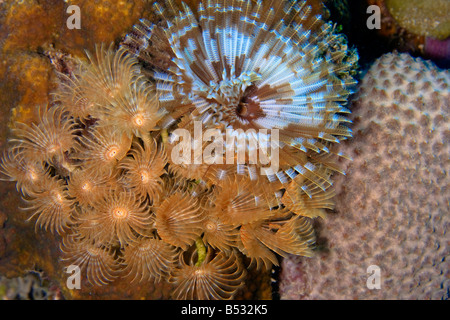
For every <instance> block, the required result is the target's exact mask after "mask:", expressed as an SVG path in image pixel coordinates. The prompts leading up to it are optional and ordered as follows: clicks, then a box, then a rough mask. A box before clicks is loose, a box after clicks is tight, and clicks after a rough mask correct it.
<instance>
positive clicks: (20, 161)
mask: <svg viewBox="0 0 450 320" xmlns="http://www.w3.org/2000/svg"><path fill="white" fill-rule="evenodd" d="M0 173H1V174H2V175H3V177H0V180H6V181H16V189H17V191H20V192H21V193H22V194H30V193H31V192H36V191H38V190H39V189H41V188H42V186H41V182H42V181H43V180H44V178H45V175H46V170H45V169H44V167H43V165H42V163H41V162H35V161H27V159H26V158H25V156H24V154H23V150H21V149H19V148H11V149H8V151H5V152H4V154H3V157H2V160H1V162H0Z"/></svg>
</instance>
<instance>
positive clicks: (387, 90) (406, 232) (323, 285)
mask: <svg viewBox="0 0 450 320" xmlns="http://www.w3.org/2000/svg"><path fill="white" fill-rule="evenodd" d="M449 85H450V73H449V71H448V70H440V69H438V68H436V67H435V66H434V65H433V64H432V63H431V62H427V61H424V60H422V59H420V58H412V57H411V56H409V55H408V54H398V53H389V54H386V55H384V56H382V57H381V58H379V59H378V60H377V61H375V63H374V64H373V65H372V66H371V68H370V69H369V71H368V72H367V74H366V75H365V76H364V78H363V80H362V81H361V83H360V85H359V90H358V93H357V94H356V96H355V97H354V99H353V101H352V111H353V113H352V117H351V118H352V119H353V120H354V126H353V130H354V138H353V139H352V140H351V142H349V143H343V147H342V150H343V152H347V153H348V154H349V155H350V156H351V157H352V158H353V161H352V162H347V166H346V173H347V176H346V177H345V178H343V177H339V176H338V177H336V180H335V182H336V183H335V185H336V190H337V196H336V213H335V214H329V215H328V217H327V219H326V220H324V221H323V224H322V225H321V226H320V228H319V239H320V240H319V241H318V242H319V243H320V245H319V248H320V250H319V251H318V254H317V256H316V257H317V258H316V259H304V258H296V257H290V258H288V259H284V261H283V263H282V280H281V284H280V294H281V298H282V299H448V298H449V290H450V280H449V279H450V274H449V270H450V262H449V252H450V250H449V249H450V237H449V223H450V216H449V190H448V187H449V182H450V180H449V176H448V173H449V169H450V159H449V154H450V153H449V138H450V127H449V120H448V119H449V111H450V110H449V106H450V95H449ZM371 265H375V266H378V267H379V271H380V274H379V275H380V286H381V288H380V289H369V288H368V286H367V285H366V284H367V282H370V279H369V277H370V276H371V275H373V273H372V271H370V270H368V268H369V266H371Z"/></svg>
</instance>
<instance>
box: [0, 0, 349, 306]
mask: <svg viewBox="0 0 450 320" xmlns="http://www.w3.org/2000/svg"><path fill="white" fill-rule="evenodd" d="M154 7H155V12H156V15H157V16H158V17H159V19H160V20H159V22H158V20H157V19H156V20H154V21H153V22H152V20H142V24H141V25H139V26H136V27H135V30H134V32H133V33H131V34H129V35H128V36H127V37H126V38H125V40H124V41H123V42H122V47H121V48H119V49H118V50H113V49H112V47H110V48H107V47H105V46H98V47H96V50H95V54H88V60H82V59H75V58H71V57H67V56H65V57H62V58H58V57H56V58H54V59H52V62H53V64H54V66H55V67H56V69H57V71H58V72H57V84H58V87H57V88H56V89H55V91H54V94H53V96H52V99H49V100H48V101H45V102H46V103H43V104H42V105H41V106H39V108H37V109H38V111H37V115H38V116H37V117H34V119H33V120H32V121H29V120H26V121H25V120H22V117H15V118H14V119H13V120H14V121H13V122H12V123H11V126H12V128H13V135H14V136H13V138H12V139H10V140H9V143H10V145H9V146H8V147H9V149H8V151H6V152H5V153H4V156H3V158H2V162H1V170H0V171H1V173H2V175H3V177H2V178H3V179H5V180H9V181H14V182H16V188H17V190H19V191H20V192H21V194H22V198H23V200H24V201H23V203H24V206H25V209H26V211H27V212H29V214H28V217H27V218H28V221H33V222H35V225H36V229H37V232H38V234H39V235H38V237H39V238H40V239H45V234H44V235H42V234H40V233H41V232H42V231H44V230H45V231H48V234H47V236H48V237H49V239H51V242H50V243H53V242H54V241H58V239H59V238H60V237H62V241H61V251H62V252H63V260H62V262H61V263H60V264H59V265H58V266H57V267H60V270H61V271H60V272H59V273H58V272H57V271H56V274H58V275H59V276H58V277H59V278H60V279H64V276H65V275H64V274H63V268H62V267H64V266H65V267H67V266H68V265H70V264H75V265H77V266H79V267H81V268H82V274H83V280H82V281H83V287H85V288H88V289H87V291H80V293H70V294H71V295H72V297H77V296H78V295H81V296H82V295H83V294H86V292H87V293H88V294H90V293H92V292H93V291H92V290H94V292H95V289H93V288H95V287H98V286H102V285H104V284H109V283H111V282H114V284H116V283H119V284H120V283H127V282H130V281H132V282H138V285H139V286H140V289H139V290H136V291H135V292H133V293H131V289H129V290H128V292H122V294H123V297H129V296H130V295H131V294H134V296H136V295H139V294H142V295H143V296H147V294H148V292H145V290H146V288H147V287H148V283H151V285H150V288H148V289H147V291H150V290H154V291H155V292H157V291H159V292H160V298H167V297H172V298H176V299H180V298H194V299H209V298H213V299H217V298H219V299H229V298H233V297H239V294H242V293H241V292H240V291H239V290H240V289H241V288H242V287H243V285H244V284H245V282H246V277H247V275H250V274H251V273H252V270H253V268H252V266H256V267H257V269H260V268H262V267H264V269H266V270H267V269H270V268H271V266H272V265H277V264H278V257H277V256H287V255H288V254H294V255H301V256H310V255H311V253H312V251H311V250H312V247H313V246H314V241H315V235H314V231H313V226H312V223H313V220H314V219H315V218H316V217H323V216H324V214H323V212H324V209H325V208H330V207H332V201H331V200H330V199H331V198H332V196H333V192H332V190H331V184H332V183H331V178H330V177H331V174H332V173H333V172H335V171H340V169H339V167H338V166H337V164H336V163H337V161H338V159H339V158H340V157H341V156H342V154H341V153H340V152H339V150H337V149H338V147H337V144H338V143H339V142H340V140H345V139H346V138H347V137H349V136H351V132H350V130H349V129H348V127H347V125H346V124H347V123H348V120H347V118H346V116H345V115H346V114H347V113H348V112H349V111H348V110H347V109H346V108H345V107H344V105H345V104H346V100H347V98H348V96H349V94H350V93H351V92H352V87H353V85H354V84H355V81H354V80H353V77H352V74H353V72H354V69H355V67H356V60H357V58H358V57H357V54H356V52H355V51H354V50H350V49H349V48H348V47H347V44H346V41H345V39H344V37H342V36H341V35H339V34H337V33H336V31H335V28H334V27H333V25H331V24H330V23H324V22H322V21H321V19H320V17H319V16H316V15H315V11H314V10H313V9H312V8H311V7H310V6H309V5H307V3H306V2H276V1H273V2H264V3H260V2H256V3H254V4H252V3H250V2H245V1H236V2H235V3H234V5H233V6H231V7H223V6H222V3H221V2H220V1H211V2H207V3H205V4H200V5H199V6H198V10H197V12H193V11H191V9H190V8H189V7H188V6H187V5H184V4H183V10H180V11H179V10H178V9H176V4H175V3H174V2H172V1H170V2H169V4H168V5H167V8H163V7H162V6H161V5H160V4H158V3H156V4H155V6H154ZM89 8H91V9H92V10H94V9H95V10H94V11H95V12H97V11H98V10H99V7H97V6H93V7H89V6H86V8H85V10H89ZM105 12H106V13H107V12H113V11H111V10H104V11H101V12H98V15H97V17H99V19H103V18H104V15H103V13H105ZM238 15H242V16H241V17H240V18H237V16H238ZM106 16H108V15H107V14H106ZM125 16H126V17H130V15H125ZM94 20H95V19H94ZM114 30H116V29H114ZM305 30H308V32H305ZM100 34H102V32H100ZM8 40H10V41H11V43H12V42H14V41H13V40H14V38H10V39H8ZM96 40H98V39H96ZM150 44H152V45H150ZM87 47H89V46H87ZM134 55H136V57H137V58H139V59H141V61H140V62H141V63H142V64H139V61H138V59H137V58H136V57H134ZM53 57H55V56H53ZM142 65H144V67H145V68H143V67H142ZM196 123H200V124H201V125H202V127H203V129H216V130H222V133H221V135H222V134H223V132H225V130H227V129H228V130H231V131H233V134H234V135H236V134H240V132H241V131H242V132H245V135H244V142H243V144H244V145H250V146H252V142H254V141H253V140H252V139H254V135H253V133H252V132H254V131H255V130H263V131H264V130H265V132H264V133H263V134H260V135H263V136H264V137H263V138H265V139H266V141H267V140H268V139H269V140H270V138H271V134H272V133H269V134H267V131H270V130H273V129H276V130H279V138H280V140H275V142H274V140H272V143H275V145H272V147H273V146H275V147H276V148H277V150H278V149H279V150H280V161H279V164H280V167H279V170H278V168H276V169H275V171H273V170H272V171H267V170H266V174H265V175H263V174H262V173H261V174H260V173H259V172H260V169H263V167H262V166H260V165H259V164H255V163H253V162H251V160H250V151H251V147H250V148H249V149H245V156H246V157H244V159H246V160H245V163H243V164H237V163H236V160H237V159H238V157H239V155H238V154H237V153H233V154H232V155H231V159H232V160H234V161H233V162H232V163H231V164H230V163H226V164H224V163H214V164H208V165H207V166H206V167H205V166H202V165H200V166H199V167H194V168H195V169H194V170H191V169H190V168H189V167H188V168H186V167H183V166H180V164H179V163H177V162H176V161H175V160H174V156H173V155H174V152H175V151H174V150H176V145H175V146H174V143H173V142H174V137H176V132H177V131H176V130H177V129H187V131H188V132H190V133H193V134H194V135H195V132H194V129H195V126H196ZM245 130H247V131H245ZM250 130H253V131H250ZM277 132H278V131H277ZM224 141H226V142H225V144H224V145H223V146H222V147H223V150H228V149H233V148H230V147H232V146H235V143H234V142H231V143H229V142H228V140H226V139H224ZM240 143H242V142H238V143H237V145H238V149H239V148H240V146H239V144H240ZM253 146H256V147H255V148H256V149H258V150H261V148H262V147H261V146H260V145H258V144H256V145H253ZM233 152H236V150H233ZM272 155H273V153H272ZM227 160H228V158H227ZM195 165H196V164H194V166H195ZM261 172H263V171H261ZM23 215H24V214H21V216H23ZM57 249H58V248H57V247H56V248H55V247H54V246H53V247H52V246H49V248H48V250H49V251H50V252H49V255H51V256H54V255H55V254H56V255H57V253H55V252H54V251H57ZM119 287H120V286H119ZM111 290H113V291H114V290H115V289H114V288H113V289H111ZM66 292H67V291H66ZM83 292H84V293H83ZM120 294H121V293H120V290H115V291H114V295H120ZM114 295H113V296H114ZM244 296H245V295H244Z"/></svg>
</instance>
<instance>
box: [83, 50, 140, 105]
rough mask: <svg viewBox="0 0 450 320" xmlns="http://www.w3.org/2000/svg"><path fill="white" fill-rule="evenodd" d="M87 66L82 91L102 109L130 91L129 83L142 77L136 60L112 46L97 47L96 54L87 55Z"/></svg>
mask: <svg viewBox="0 0 450 320" xmlns="http://www.w3.org/2000/svg"><path fill="white" fill-rule="evenodd" d="M87 55H88V58H89V62H90V63H89V64H87V65H86V72H84V74H83V79H84V81H83V84H84V85H85V86H86V87H84V88H82V89H83V91H84V92H86V95H88V96H89V97H90V99H91V100H93V101H94V102H95V103H96V104H97V105H98V106H100V107H102V106H104V105H107V104H108V103H110V102H111V101H114V99H116V98H117V97H119V96H121V95H122V96H123V95H124V93H125V92H127V91H129V90H130V83H132V82H133V81H134V80H136V79H137V78H140V77H141V76H142V74H141V72H140V68H139V66H138V61H137V59H136V58H134V57H132V56H130V55H127V54H125V51H124V50H118V51H115V50H113V49H112V46H110V47H109V48H106V47H105V46H97V47H96V54H95V55H91V54H89V53H87Z"/></svg>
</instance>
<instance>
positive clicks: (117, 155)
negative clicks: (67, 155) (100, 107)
mask: <svg viewBox="0 0 450 320" xmlns="http://www.w3.org/2000/svg"><path fill="white" fill-rule="evenodd" d="M131 141H132V140H131V138H130V137H128V136H127V135H125V134H123V133H121V132H120V131H117V130H116V129H115V128H114V127H97V128H95V129H93V130H92V131H91V132H90V135H83V136H82V137H81V144H82V145H83V146H82V148H80V151H79V153H78V154H76V155H74V157H76V158H77V159H78V160H81V161H82V162H83V167H84V168H87V169H90V170H93V169H94V168H95V170H99V171H101V172H108V173H110V174H112V173H113V172H114V169H115V168H116V166H117V164H118V162H119V160H121V159H123V158H124V157H125V155H126V154H127V152H128V150H129V149H130V147H131Z"/></svg>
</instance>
